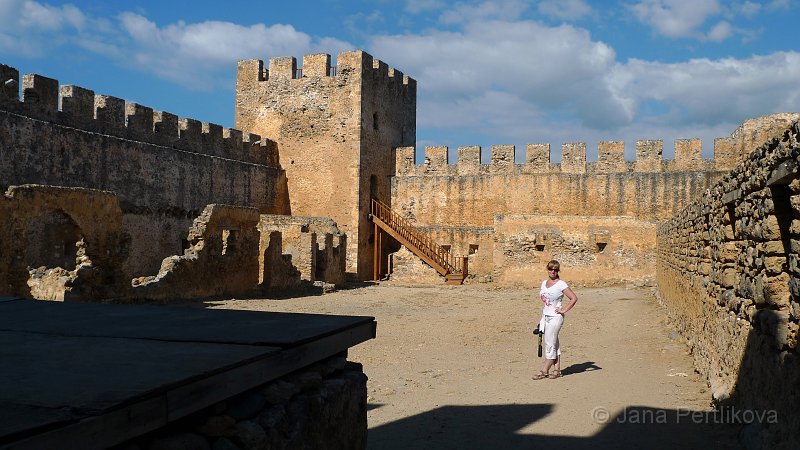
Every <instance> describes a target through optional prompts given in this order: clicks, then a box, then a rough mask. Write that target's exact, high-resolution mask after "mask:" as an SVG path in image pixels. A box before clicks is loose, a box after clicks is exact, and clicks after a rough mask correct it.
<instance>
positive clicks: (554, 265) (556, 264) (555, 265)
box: [547, 259, 561, 271]
mask: <svg viewBox="0 0 800 450" xmlns="http://www.w3.org/2000/svg"><path fill="white" fill-rule="evenodd" d="M547 270H558V271H560V270H561V263H559V262H558V261H556V260H555V259H551V260H550V262H549V263H547Z"/></svg>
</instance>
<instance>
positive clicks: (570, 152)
mask: <svg viewBox="0 0 800 450" xmlns="http://www.w3.org/2000/svg"><path fill="white" fill-rule="evenodd" d="M731 140H732V138H722V139H717V140H715V142H714V154H715V155H717V156H716V157H715V158H714V159H704V158H703V156H702V153H701V150H702V143H701V141H700V139H679V140H676V141H675V144H674V145H675V158H674V159H664V158H663V146H664V143H663V141H661V140H639V141H636V159H635V160H634V161H626V160H625V143H624V142H622V141H603V142H600V143H599V144H598V148H597V155H598V158H597V161H587V159H586V143H584V142H567V143H564V144H562V145H561V161H560V162H553V157H552V156H553V155H552V151H551V149H550V144H527V146H526V148H525V162H524V163H522V164H517V163H515V158H516V148H515V146H514V145H492V146H491V156H490V162H489V163H488V164H481V156H482V152H483V150H482V149H481V147H480V146H465V147H458V154H457V159H456V163H455V164H448V160H449V157H450V149H449V148H448V147H446V146H431V147H426V148H425V159H424V161H423V162H422V163H421V164H416V163H415V161H416V149H415V148H414V147H398V148H396V149H395V158H396V161H395V163H396V175H398V176H424V175H439V176H469V175H484V174H509V175H514V174H536V173H542V174H552V173H567V174H583V173H589V174H592V173H595V174H603V173H627V172H631V173H633V172H637V173H658V172H708V171H724V170H728V169H730V167H731V165H733V164H734V163H735V160H733V158H734V156H736V154H735V152H731V151H730V150H729V149H730V148H731V147H732V146H733V144H732V143H731Z"/></svg>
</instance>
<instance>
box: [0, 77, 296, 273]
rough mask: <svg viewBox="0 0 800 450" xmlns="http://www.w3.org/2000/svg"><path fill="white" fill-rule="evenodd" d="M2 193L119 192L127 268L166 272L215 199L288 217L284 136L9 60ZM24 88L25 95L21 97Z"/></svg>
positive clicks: (3, 94)
mask: <svg viewBox="0 0 800 450" xmlns="http://www.w3.org/2000/svg"><path fill="white" fill-rule="evenodd" d="M0 79H1V80H2V89H0V149H2V151H0V180H2V181H0V189H3V190H4V189H6V188H7V187H8V186H10V185H21V184H28V183H36V184H47V185H56V186H72V187H85V188H92V189H102V190H108V191H112V192H114V193H116V194H117V196H118V197H119V200H120V206H121V208H122V212H123V226H124V229H125V231H126V232H127V233H128V234H129V235H130V236H131V242H130V247H129V248H128V255H127V258H126V259H125V266H124V270H125V273H126V275H127V276H129V277H131V278H132V277H134V276H139V275H144V274H147V273H154V272H156V271H157V270H158V267H159V264H160V262H161V260H162V259H163V258H165V257H166V256H169V255H172V254H177V253H180V252H181V251H182V247H181V242H182V240H183V238H184V237H185V232H186V229H188V228H189V226H191V223H192V219H193V218H194V217H196V216H197V215H198V214H200V212H201V211H202V210H203V208H204V207H205V206H206V205H207V204H210V203H225V204H232V205H240V206H250V207H254V208H257V209H258V210H259V212H262V213H285V212H286V205H285V201H284V200H283V199H284V198H285V182H286V181H285V175H284V174H283V172H282V170H281V169H280V168H279V167H278V161H277V149H276V146H275V143H274V142H271V141H268V140H262V139H261V138H260V137H259V136H257V135H253V134H249V133H242V132H241V131H239V130H234V129H225V128H222V127H221V126H219V125H216V124H211V123H201V122H199V121H196V120H193V119H179V118H178V117H177V116H175V115H173V114H170V113H167V112H161V111H153V110H152V109H151V108H148V107H145V106H141V105H138V104H135V103H125V102H124V101H123V100H121V99H118V98H114V97H110V96H105V95H95V94H94V92H92V91H90V90H88V89H84V88H80V87H77V86H61V87H60V88H59V84H58V81H57V80H53V79H50V78H46V77H42V76H39V75H24V76H23V77H22V80H21V83H20V77H19V72H18V71H17V70H16V69H14V68H13V67H9V66H6V65H0ZM20 86H21V90H22V101H20V96H19V92H20V90H19V89H20Z"/></svg>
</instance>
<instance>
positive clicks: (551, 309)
mask: <svg viewBox="0 0 800 450" xmlns="http://www.w3.org/2000/svg"><path fill="white" fill-rule="evenodd" d="M568 287H569V286H567V282H566V281H564V280H558V281H556V283H555V284H554V285H552V286H550V287H547V280H544V281H542V288H541V289H540V290H539V299H541V300H542V303H543V304H544V308H542V315H545V316H555V315H557V314H558V313H557V312H556V308H560V307H561V300H562V299H563V298H564V289H567V288H568Z"/></svg>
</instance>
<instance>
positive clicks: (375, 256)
mask: <svg viewBox="0 0 800 450" xmlns="http://www.w3.org/2000/svg"><path fill="white" fill-rule="evenodd" d="M373 226H374V227H375V234H374V235H373V236H374V237H373V238H372V281H378V233H379V231H378V224H377V223H375V222H373Z"/></svg>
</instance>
